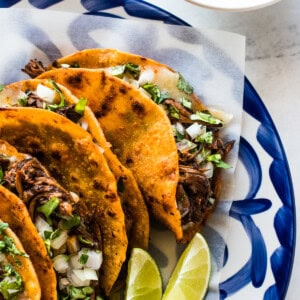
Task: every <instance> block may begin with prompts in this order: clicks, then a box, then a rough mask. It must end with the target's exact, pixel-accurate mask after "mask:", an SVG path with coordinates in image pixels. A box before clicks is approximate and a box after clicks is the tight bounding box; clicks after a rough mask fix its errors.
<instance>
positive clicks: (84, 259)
mask: <svg viewBox="0 0 300 300" xmlns="http://www.w3.org/2000/svg"><path fill="white" fill-rule="evenodd" d="M88 259H89V256H88V254H87V250H84V251H83V253H82V254H81V255H80V257H79V263H80V264H82V265H85V264H86V263H87V261H88Z"/></svg>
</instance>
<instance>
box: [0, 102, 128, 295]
mask: <svg viewBox="0 0 300 300" xmlns="http://www.w3.org/2000/svg"><path fill="white" fill-rule="evenodd" d="M0 128H1V129H0V137H1V139H3V140H6V141H7V142H8V143H10V144H11V145H13V146H14V147H16V148H17V150H18V151H20V152H23V153H28V154H31V155H32V156H34V157H36V158H38V159H39V161H40V162H41V163H42V164H43V165H44V166H45V167H46V168H47V169H48V171H49V172H50V173H51V175H52V176H53V177H54V178H55V179H56V180H57V181H58V182H59V183H60V184H61V185H62V186H63V187H65V188H66V189H67V190H69V191H73V192H75V193H76V194H78V195H79V197H80V201H79V202H78V213H79V215H80V217H81V219H82V220H83V221H84V222H86V223H91V222H92V223H93V225H94V227H95V230H98V231H99V232H100V233H101V242H102V252H103V263H102V265H101V268H100V272H99V283H100V285H101V287H102V288H103V290H104V291H105V293H106V294H109V293H110V290H111V288H112V286H113V284H114V283H115V281H116V279H117V277H118V275H119V272H120V270H121V267H122V265H123V263H124V261H125V258H126V250H127V237H126V232H125V220H124V214H123V210H122V207H121V201H120V199H119V196H118V194H117V185H116V180H115V178H114V176H113V174H112V173H111V171H110V169H109V167H108V165H107V162H106V160H105V158H104V157H103V154H102V153H101V151H100V150H99V147H98V146H97V145H95V143H94V142H93V138H92V137H91V136H90V135H89V134H88V133H87V132H86V131H84V130H83V129H82V128H80V127H78V126H77V125H75V124H74V123H72V122H71V121H70V120H68V119H66V118H65V117H62V116H60V115H58V114H55V113H53V112H51V111H46V110H41V109H34V108H6V109H5V108H1V109H0ZM96 227H97V228H96Z"/></svg>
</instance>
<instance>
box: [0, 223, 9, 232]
mask: <svg viewBox="0 0 300 300" xmlns="http://www.w3.org/2000/svg"><path fill="white" fill-rule="evenodd" d="M7 228H8V224H7V223H5V222H0V234H2V233H3V232H4V230H6V229H7Z"/></svg>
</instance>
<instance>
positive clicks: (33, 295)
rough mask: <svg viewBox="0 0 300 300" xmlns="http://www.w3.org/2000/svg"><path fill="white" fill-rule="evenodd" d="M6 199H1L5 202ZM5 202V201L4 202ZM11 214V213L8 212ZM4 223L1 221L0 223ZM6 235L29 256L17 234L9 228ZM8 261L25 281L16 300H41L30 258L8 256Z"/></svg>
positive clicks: (0, 237)
mask: <svg viewBox="0 0 300 300" xmlns="http://www.w3.org/2000/svg"><path fill="white" fill-rule="evenodd" d="M3 200H4V199H1V201H3ZM4 201H5V200H4ZM6 213H9V212H6ZM2 222H3V221H2V220H1V219H0V223H2ZM4 233H5V235H6V236H8V237H9V238H11V239H12V240H13V243H14V245H15V247H16V248H17V249H18V251H20V252H21V253H24V254H27V253H26V252H25V250H24V248H23V246H22V243H21V241H20V240H19V238H18V237H17V236H16V234H15V233H14V232H13V231H12V230H11V229H10V228H9V227H8V228H7V229H6V230H5V231H4ZM3 238H4V236H1V234H0V240H3ZM5 256H6V259H7V262H8V263H9V264H11V265H12V267H13V268H14V270H16V271H17V272H18V274H19V275H20V277H21V279H22V281H23V291H22V293H20V294H19V295H17V296H16V299H23V300H25V299H28V300H39V299H41V288H40V284H39V281H38V277H37V275H36V272H35V270H34V267H33V265H32V262H31V260H30V258H29V256H26V257H25V256H22V255H16V256H15V257H13V256H12V255H9V254H6V255H5Z"/></svg>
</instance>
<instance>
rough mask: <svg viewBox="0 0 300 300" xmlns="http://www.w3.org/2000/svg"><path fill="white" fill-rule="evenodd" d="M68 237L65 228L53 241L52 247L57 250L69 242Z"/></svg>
mask: <svg viewBox="0 0 300 300" xmlns="http://www.w3.org/2000/svg"><path fill="white" fill-rule="evenodd" d="M67 239H68V232H67V231H66V230H63V231H62V232H61V233H60V235H59V236H58V237H56V238H55V239H53V240H52V241H51V247H52V248H53V249H55V250H57V249H59V248H60V247H61V246H63V245H64V244H65V243H66V242H67Z"/></svg>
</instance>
